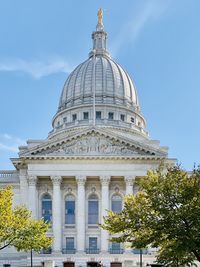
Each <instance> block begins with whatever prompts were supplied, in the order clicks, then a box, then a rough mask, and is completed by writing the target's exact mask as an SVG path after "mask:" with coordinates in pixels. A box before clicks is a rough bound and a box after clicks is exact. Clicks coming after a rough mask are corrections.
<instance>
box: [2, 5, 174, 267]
mask: <svg viewBox="0 0 200 267" xmlns="http://www.w3.org/2000/svg"><path fill="white" fill-rule="evenodd" d="M92 42H93V48H92V50H91V51H90V53H89V56H88V58H87V59H86V60H85V61H84V62H83V63H81V64H79V65H78V66H77V67H76V68H75V69H74V70H73V71H72V73H71V74H70V75H69V76H68V78H67V80H66V82H65V84H64V87H63V89H62V92H61V95H60V100H59V104H58V109H57V112H56V114H55V116H54V117H53V119H52V130H51V132H50V133H49V134H48V137H47V138H46V139H45V140H28V141H27V145H26V146H21V147H19V157H18V158H12V159H11V160H12V163H13V165H14V167H15V170H14V171H0V187H5V186H6V185H12V187H13V189H14V202H15V204H16V205H17V204H25V205H27V207H28V208H29V209H30V210H31V211H32V215H33V216H34V217H35V218H41V217H43V218H44V220H45V221H47V222H49V223H50V228H49V231H48V235H49V236H52V237H54V241H53V245H52V247H51V248H50V249H49V250H46V251H41V253H34V255H33V261H34V266H38V267H39V266H43V265H45V266H48V264H49V266H57V267H97V266H98V263H99V262H100V261H101V263H102V264H103V266H105V267H136V266H139V254H138V251H137V250H133V249H131V248H129V247H128V246H126V245H125V244H119V243H111V242H110V241H109V234H108V232H107V231H105V230H103V229H101V228H100V227H99V224H100V223H102V222H103V216H105V215H106V214H107V210H113V211H114V212H120V211H121V209H122V208H123V198H124V196H125V195H127V194H134V193H136V192H137V186H136V185H135V182H136V181H137V180H138V179H140V178H141V177H144V176H145V175H146V174H147V171H148V170H149V169H156V168H157V167H158V166H159V164H160V163H161V162H162V163H163V164H174V162H175V160H174V159H170V158H168V149H167V147H162V146H160V144H159V141H156V140H152V139H150V137H149V134H148V132H147V131H146V121H145V118H144V116H143V114H142V111H141V108H140V103H139V99H138V94H137V90H136V87H135V85H134V82H133V80H132V79H131V77H130V76H129V74H128V73H127V71H126V70H124V69H123V67H121V66H120V65H119V64H118V63H116V62H115V61H114V60H113V59H112V56H111V55H110V53H109V50H108V49H107V33H106V31H105V30H104V25H103V22H102V11H101V9H100V10H99V12H98V23H97V26H96V31H94V32H93V33H92ZM154 255H155V254H154V252H153V250H151V249H146V250H145V251H143V266H146V264H147V263H152V262H153V261H154V260H155V258H154ZM25 266H30V254H29V253H24V252H20V253H19V252H16V250H15V249H14V248H12V247H10V248H8V249H5V250H2V251H1V255H0V267H25Z"/></svg>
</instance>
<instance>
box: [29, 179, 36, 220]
mask: <svg viewBox="0 0 200 267" xmlns="http://www.w3.org/2000/svg"><path fill="white" fill-rule="evenodd" d="M36 184H37V176H31V175H30V176H28V205H29V209H30V210H31V212H32V216H33V217H34V218H36V216H37V209H36Z"/></svg>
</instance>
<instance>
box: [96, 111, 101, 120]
mask: <svg viewBox="0 0 200 267" xmlns="http://www.w3.org/2000/svg"><path fill="white" fill-rule="evenodd" d="M96 119H97V120H101V111H96Z"/></svg>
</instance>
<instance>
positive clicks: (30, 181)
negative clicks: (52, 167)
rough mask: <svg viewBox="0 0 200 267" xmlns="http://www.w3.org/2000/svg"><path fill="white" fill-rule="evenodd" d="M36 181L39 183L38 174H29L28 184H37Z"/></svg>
mask: <svg viewBox="0 0 200 267" xmlns="http://www.w3.org/2000/svg"><path fill="white" fill-rule="evenodd" d="M36 183H37V176H35V175H29V176H28V184H29V185H34V186H36Z"/></svg>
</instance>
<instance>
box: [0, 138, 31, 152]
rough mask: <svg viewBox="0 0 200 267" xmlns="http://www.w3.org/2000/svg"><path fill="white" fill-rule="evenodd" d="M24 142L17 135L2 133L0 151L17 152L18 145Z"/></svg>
mask: <svg viewBox="0 0 200 267" xmlns="http://www.w3.org/2000/svg"><path fill="white" fill-rule="evenodd" d="M25 143H26V142H25V141H24V140H22V139H21V138H19V137H16V136H12V135H10V134H7V133H4V134H0V151H1V150H4V151H5V150H6V151H11V152H15V153H16V152H18V147H19V146H20V145H23V144H25Z"/></svg>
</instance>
